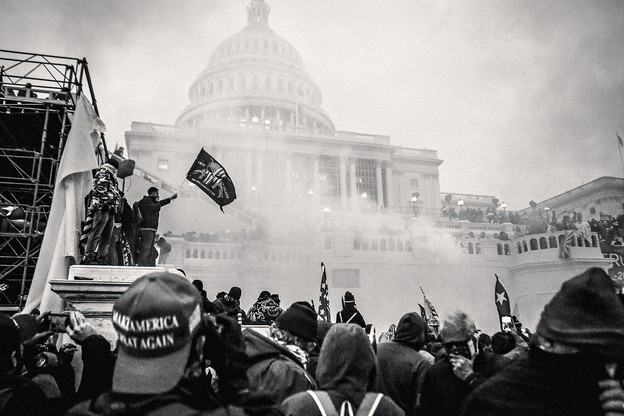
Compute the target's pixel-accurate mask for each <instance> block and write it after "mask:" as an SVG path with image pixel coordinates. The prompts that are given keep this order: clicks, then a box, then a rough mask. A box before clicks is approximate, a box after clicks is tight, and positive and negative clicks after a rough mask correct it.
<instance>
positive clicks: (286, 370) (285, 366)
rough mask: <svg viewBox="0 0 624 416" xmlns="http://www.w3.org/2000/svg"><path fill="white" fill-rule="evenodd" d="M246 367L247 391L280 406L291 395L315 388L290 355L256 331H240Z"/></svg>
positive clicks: (295, 357)
mask: <svg viewBox="0 0 624 416" xmlns="http://www.w3.org/2000/svg"><path fill="white" fill-rule="evenodd" d="M243 338H244V340H245V345H246V351H247V356H248V357H249V362H250V366H249V368H248V370H247V379H248V380H249V388H250V389H252V390H259V391H262V392H265V393H267V394H268V395H270V396H271V398H272V399H273V400H274V402H275V403H281V402H282V400H284V399H285V398H286V397H288V396H291V395H293V394H295V393H298V392H301V391H306V390H310V389H314V388H316V383H315V382H314V379H313V377H312V376H311V375H310V374H308V372H307V371H306V370H305V369H304V368H303V365H302V364H301V363H300V362H299V360H298V359H297V356H295V355H294V354H293V353H292V352H290V351H289V350H288V349H287V348H286V347H284V346H282V345H280V344H278V343H277V342H275V341H273V340H272V339H270V338H267V337H265V336H263V335H261V334H259V333H257V332H256V331H253V330H246V331H243Z"/></svg>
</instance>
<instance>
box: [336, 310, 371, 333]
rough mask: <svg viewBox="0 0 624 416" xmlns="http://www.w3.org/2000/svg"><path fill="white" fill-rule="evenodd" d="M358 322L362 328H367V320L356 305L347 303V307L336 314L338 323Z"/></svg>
mask: <svg viewBox="0 0 624 416" xmlns="http://www.w3.org/2000/svg"><path fill="white" fill-rule="evenodd" d="M340 322H342V323H345V324H358V325H359V326H361V327H362V328H366V322H365V321H364V317H362V314H361V313H360V311H358V310H357V308H356V307H355V306H354V305H345V307H344V308H343V309H342V310H341V311H340V312H338V313H337V314H336V323H340Z"/></svg>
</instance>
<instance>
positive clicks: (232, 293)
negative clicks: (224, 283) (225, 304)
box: [228, 286, 242, 300]
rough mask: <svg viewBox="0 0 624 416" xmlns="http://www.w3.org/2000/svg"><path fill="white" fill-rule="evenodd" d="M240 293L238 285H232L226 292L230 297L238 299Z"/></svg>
mask: <svg viewBox="0 0 624 416" xmlns="http://www.w3.org/2000/svg"><path fill="white" fill-rule="evenodd" d="M241 293H242V291H241V288H240V287H236V286H233V287H232V288H231V289H230V291H229V292H228V296H229V297H231V298H232V299H235V300H240V298H241Z"/></svg>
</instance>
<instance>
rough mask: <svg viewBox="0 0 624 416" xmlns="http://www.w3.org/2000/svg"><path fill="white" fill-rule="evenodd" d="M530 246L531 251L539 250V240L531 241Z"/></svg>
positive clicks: (533, 239)
mask: <svg viewBox="0 0 624 416" xmlns="http://www.w3.org/2000/svg"><path fill="white" fill-rule="evenodd" d="M529 245H530V246H531V251H533V250H537V240H536V239H535V238H532V239H530V240H529Z"/></svg>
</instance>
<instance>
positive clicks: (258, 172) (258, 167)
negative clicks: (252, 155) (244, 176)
mask: <svg viewBox="0 0 624 416" xmlns="http://www.w3.org/2000/svg"><path fill="white" fill-rule="evenodd" d="M263 162H264V160H263V158H262V152H261V151H258V153H256V172H255V174H254V176H255V178H256V188H257V189H258V191H261V190H262V178H263V174H264V169H263V166H262V165H263Z"/></svg>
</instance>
